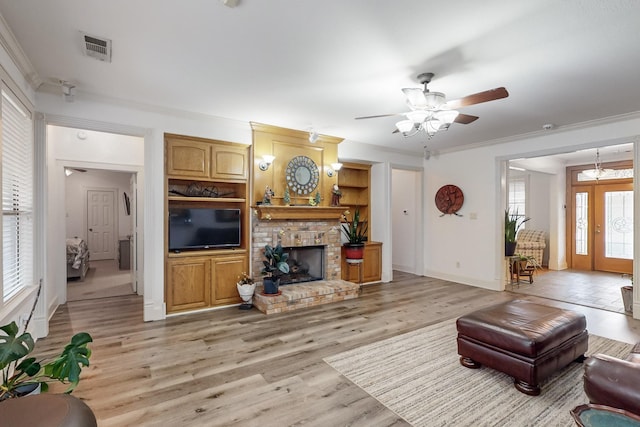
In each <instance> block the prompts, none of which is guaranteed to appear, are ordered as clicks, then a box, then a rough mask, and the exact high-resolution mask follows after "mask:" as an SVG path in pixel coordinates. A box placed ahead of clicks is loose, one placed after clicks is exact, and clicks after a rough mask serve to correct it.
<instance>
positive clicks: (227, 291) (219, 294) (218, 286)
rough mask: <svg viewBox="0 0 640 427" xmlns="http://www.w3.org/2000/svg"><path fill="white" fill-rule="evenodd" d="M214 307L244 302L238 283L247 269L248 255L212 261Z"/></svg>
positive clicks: (224, 257) (221, 257) (218, 258)
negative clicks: (239, 277)
mask: <svg viewBox="0 0 640 427" xmlns="http://www.w3.org/2000/svg"><path fill="white" fill-rule="evenodd" d="M211 262H212V269H213V272H212V280H211V286H212V289H213V298H212V301H213V302H212V305H219V304H234V303H239V302H242V300H241V299H240V296H239V295H238V289H237V288H236V283H237V282H238V276H240V274H242V272H243V271H248V269H247V257H246V255H230V256H220V257H215V258H213V259H212V261H211Z"/></svg>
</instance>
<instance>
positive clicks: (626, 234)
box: [594, 183, 633, 274]
mask: <svg viewBox="0 0 640 427" xmlns="http://www.w3.org/2000/svg"><path fill="white" fill-rule="evenodd" d="M594 216H595V221H594V232H595V236H594V246H595V247H594V267H595V270H599V271H611V272H615V273H628V274H631V273H632V272H633V184H631V183H628V184H605V185H596V186H595V210H594Z"/></svg>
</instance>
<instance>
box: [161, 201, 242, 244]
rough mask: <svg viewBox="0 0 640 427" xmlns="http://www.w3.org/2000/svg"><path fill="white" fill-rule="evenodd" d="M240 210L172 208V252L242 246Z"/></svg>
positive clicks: (170, 235)
mask: <svg viewBox="0 0 640 427" xmlns="http://www.w3.org/2000/svg"><path fill="white" fill-rule="evenodd" d="M240 236H241V228H240V209H219V208H169V250H170V251H180V250H184V249H209V248H225V247H235V246H240Z"/></svg>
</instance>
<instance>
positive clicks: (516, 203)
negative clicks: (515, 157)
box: [507, 176, 527, 229]
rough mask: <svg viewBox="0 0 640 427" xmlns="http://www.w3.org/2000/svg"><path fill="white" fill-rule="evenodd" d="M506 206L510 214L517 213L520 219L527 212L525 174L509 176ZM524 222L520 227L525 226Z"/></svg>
mask: <svg viewBox="0 0 640 427" xmlns="http://www.w3.org/2000/svg"><path fill="white" fill-rule="evenodd" d="M507 207H508V208H509V212H511V214H514V215H515V214H516V212H517V214H518V216H519V217H521V218H522V219H524V218H526V214H527V180H526V177H525V176H510V177H509V194H508V200H507ZM525 224H526V223H522V226H521V227H520V228H521V229H523V228H525Z"/></svg>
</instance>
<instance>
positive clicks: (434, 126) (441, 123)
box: [396, 92, 458, 138]
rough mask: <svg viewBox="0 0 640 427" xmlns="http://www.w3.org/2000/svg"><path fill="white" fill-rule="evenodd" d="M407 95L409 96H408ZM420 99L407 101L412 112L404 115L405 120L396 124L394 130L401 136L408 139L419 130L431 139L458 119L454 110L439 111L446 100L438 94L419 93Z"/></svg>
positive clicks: (442, 95)
mask: <svg viewBox="0 0 640 427" xmlns="http://www.w3.org/2000/svg"><path fill="white" fill-rule="evenodd" d="M408 95H409V94H408ZM420 95H422V96H421V97H420V99H411V97H409V99H407V103H408V104H409V106H410V107H412V108H414V110H413V111H409V112H408V113H404V116H405V117H406V119H404V120H400V121H399V122H398V123H396V128H398V131H399V132H400V133H402V136H404V137H405V138H409V137H411V136H413V135H415V134H417V133H418V132H420V131H421V130H423V131H425V133H426V134H427V135H428V136H429V138H431V137H432V136H433V135H435V134H436V133H437V132H439V131H445V130H447V129H449V126H451V123H453V122H454V121H455V119H456V117H458V112H457V111H456V110H448V109H441V107H443V106H444V105H445V102H446V99H445V96H444V94H443V93H440V92H426V93H424V92H421V93H420Z"/></svg>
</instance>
